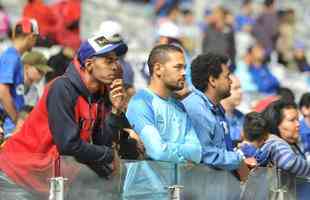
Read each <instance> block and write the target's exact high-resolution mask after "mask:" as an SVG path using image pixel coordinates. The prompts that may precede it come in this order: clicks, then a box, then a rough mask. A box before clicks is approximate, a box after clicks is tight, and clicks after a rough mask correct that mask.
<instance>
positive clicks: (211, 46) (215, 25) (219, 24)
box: [202, 6, 236, 64]
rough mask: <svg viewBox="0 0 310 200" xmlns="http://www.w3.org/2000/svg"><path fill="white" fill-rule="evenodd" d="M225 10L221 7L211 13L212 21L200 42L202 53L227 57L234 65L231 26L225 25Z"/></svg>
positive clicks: (233, 44)
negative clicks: (212, 53)
mask: <svg viewBox="0 0 310 200" xmlns="http://www.w3.org/2000/svg"><path fill="white" fill-rule="evenodd" d="M225 12H226V11H225V9H224V8H223V7H221V6H218V7H216V8H215V9H214V10H213V11H212V20H211V23H210V24H209V25H208V28H207V29H206V31H205V32H204V36H203V41H202V51H203V52H214V53H219V54H223V55H227V56H229V58H230V59H231V60H232V64H235V62H234V61H235V56H236V50H235V39H234V31H233V27H232V26H231V25H228V24H226V21H225V17H226V15H225V14H226V13H225Z"/></svg>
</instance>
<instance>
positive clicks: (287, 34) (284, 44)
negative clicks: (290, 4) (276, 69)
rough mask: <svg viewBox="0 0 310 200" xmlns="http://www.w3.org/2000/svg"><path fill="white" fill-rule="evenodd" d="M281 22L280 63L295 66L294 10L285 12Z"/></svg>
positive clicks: (278, 41)
mask: <svg viewBox="0 0 310 200" xmlns="http://www.w3.org/2000/svg"><path fill="white" fill-rule="evenodd" d="M279 20H280V22H279V38H278V40H277V44H276V45H277V52H278V56H279V63H281V64H283V65H284V66H289V67H291V66H292V64H293V47H294V39H295V38H294V34H295V33H296V30H295V12H294V10H293V9H288V10H285V11H283V14H282V15H281V16H280V19H279Z"/></svg>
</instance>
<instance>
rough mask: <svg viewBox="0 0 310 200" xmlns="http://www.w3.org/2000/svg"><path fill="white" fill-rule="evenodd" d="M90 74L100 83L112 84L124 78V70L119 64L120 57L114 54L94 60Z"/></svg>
mask: <svg viewBox="0 0 310 200" xmlns="http://www.w3.org/2000/svg"><path fill="white" fill-rule="evenodd" d="M91 60H92V63H91V66H90V67H91V69H90V72H89V73H90V74H91V75H92V76H93V77H94V79H96V80H97V81H98V82H100V83H103V84H111V83H112V81H113V80H115V79H117V78H121V77H122V68H121V65H120V64H119V62H118V57H117V56H116V54H115V53H114V52H112V53H109V54H107V55H106V56H104V57H95V58H92V59H91Z"/></svg>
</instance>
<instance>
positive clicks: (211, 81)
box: [208, 76, 216, 88]
mask: <svg viewBox="0 0 310 200" xmlns="http://www.w3.org/2000/svg"><path fill="white" fill-rule="evenodd" d="M208 82H209V85H210V86H211V87H213V88H214V87H215V85H216V78H214V77H213V76H209V80H208Z"/></svg>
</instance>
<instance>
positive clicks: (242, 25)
mask: <svg viewBox="0 0 310 200" xmlns="http://www.w3.org/2000/svg"><path fill="white" fill-rule="evenodd" d="M252 4H253V3H252V0H243V3H242V7H241V14H239V15H237V16H236V18H235V29H236V31H246V32H251V30H252V28H251V27H252V26H253V25H254V23H255V19H254V17H253V16H252V13H253V5H252Z"/></svg>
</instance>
